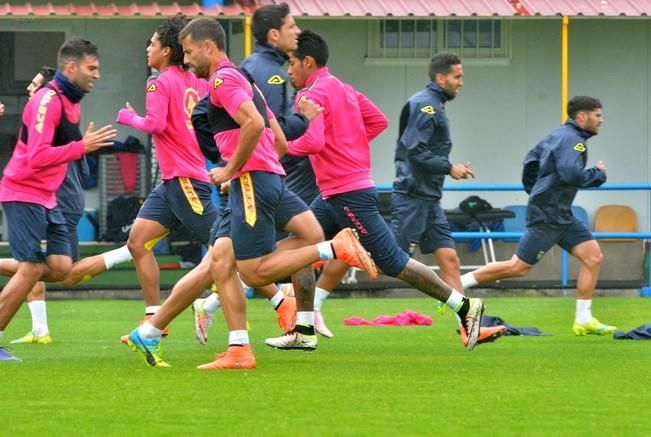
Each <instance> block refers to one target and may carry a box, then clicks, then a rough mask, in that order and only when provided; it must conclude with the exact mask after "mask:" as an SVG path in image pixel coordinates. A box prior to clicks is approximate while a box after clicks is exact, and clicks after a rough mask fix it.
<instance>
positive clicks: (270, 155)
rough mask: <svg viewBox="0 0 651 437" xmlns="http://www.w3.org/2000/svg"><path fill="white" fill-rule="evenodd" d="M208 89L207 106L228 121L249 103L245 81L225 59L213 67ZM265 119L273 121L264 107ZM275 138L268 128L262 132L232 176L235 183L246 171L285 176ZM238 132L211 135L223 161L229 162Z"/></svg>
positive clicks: (270, 114)
mask: <svg viewBox="0 0 651 437" xmlns="http://www.w3.org/2000/svg"><path fill="white" fill-rule="evenodd" d="M208 83H209V86H210V103H212V104H213V105H214V106H216V107H218V108H224V110H226V112H227V113H228V115H230V117H231V118H233V119H234V118H235V113H236V112H237V110H238V109H239V108H240V106H241V105H242V104H243V103H245V102H249V101H250V102H252V101H253V88H252V86H251V84H250V83H249V81H248V80H247V79H246V78H245V77H244V76H243V75H242V73H240V72H239V71H238V70H237V69H236V68H235V65H233V63H232V62H231V61H230V60H229V59H228V58H226V59H224V60H222V61H221V62H220V63H219V64H218V65H217V70H216V71H215V72H214V73H213V75H212V76H211V77H210V80H209V81H208ZM267 118H268V119H270V120H271V119H272V118H274V115H273V112H271V110H270V109H269V107H267ZM274 139H275V135H274V133H273V130H272V129H271V128H265V129H264V131H263V132H262V135H261V136H260V140H259V141H258V144H257V146H256V147H255V149H253V152H252V153H251V155H250V156H249V158H248V159H247V161H246V162H245V163H244V166H243V167H242V169H241V170H240V171H239V172H237V173H236V174H235V176H234V177H233V179H236V178H238V177H239V176H240V174H242V173H244V172H246V171H267V172H269V173H275V174H279V175H282V176H285V170H283V166H282V165H281V164H280V160H279V158H278V152H276V148H275V147H274ZM239 140H240V130H239V129H228V130H225V131H222V132H218V133H217V134H215V142H216V143H217V144H218V145H219V151H220V153H221V155H222V158H223V159H224V160H225V161H229V160H230V159H231V157H232V156H233V153H235V149H236V148H237V145H238V144H239Z"/></svg>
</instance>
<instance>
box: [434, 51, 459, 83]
mask: <svg viewBox="0 0 651 437" xmlns="http://www.w3.org/2000/svg"><path fill="white" fill-rule="evenodd" d="M458 64H461V58H460V57H459V55H455V54H454V53H445V52H443V53H437V54H435V55H434V56H432V59H431V60H430V61H429V77H430V79H431V80H434V79H435V78H436V75H437V74H448V73H449V72H450V69H451V68H452V66H453V65H458Z"/></svg>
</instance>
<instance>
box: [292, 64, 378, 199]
mask: <svg viewBox="0 0 651 437" xmlns="http://www.w3.org/2000/svg"><path fill="white" fill-rule="evenodd" d="M302 97H307V98H308V99H312V100H314V101H315V102H316V103H318V104H320V105H321V106H323V113H322V114H320V115H319V116H317V117H316V118H315V119H314V120H312V121H311V122H310V126H309V127H308V129H307V132H305V134H304V135H303V136H302V137H300V138H298V139H296V140H294V141H290V142H289V147H288V148H287V153H288V154H290V155H296V156H305V155H308V156H309V158H310V161H311V163H312V167H313V168H314V173H315V175H316V183H317V185H318V186H319V189H320V190H321V194H322V195H323V197H324V198H327V197H329V196H332V195H335V194H341V193H347V192H350V191H355V190H361V189H364V188H370V187H374V186H375V182H373V179H372V178H371V152H370V148H369V142H370V141H371V140H373V139H374V138H375V137H377V136H378V135H379V134H380V133H381V132H382V131H383V130H384V129H386V128H387V126H388V125H389V123H388V121H387V118H386V117H385V115H384V114H383V113H382V111H380V110H379V109H378V107H377V106H375V104H374V103H373V102H371V100H369V99H368V98H367V97H366V96H365V95H364V94H362V93H360V92H359V91H357V90H355V88H353V87H352V86H350V85H348V84H346V83H343V82H342V81H340V80H339V79H338V78H336V77H335V76H333V75H331V74H330V72H329V71H328V68H327V67H323V68H320V69H318V70H317V71H315V72H314V73H312V74H311V75H310V76H309V77H308V78H307V81H306V83H305V88H304V89H302V90H301V91H299V92H298V94H297V96H296V100H295V101H296V102H297V104H296V110H297V111H298V101H299V100H300V99H301V98H302Z"/></svg>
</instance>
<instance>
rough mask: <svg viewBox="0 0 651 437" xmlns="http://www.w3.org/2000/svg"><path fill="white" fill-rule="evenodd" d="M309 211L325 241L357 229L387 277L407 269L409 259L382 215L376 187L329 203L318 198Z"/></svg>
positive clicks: (330, 200)
mask: <svg viewBox="0 0 651 437" xmlns="http://www.w3.org/2000/svg"><path fill="white" fill-rule="evenodd" d="M310 209H311V210H312V211H313V212H314V215H315V216H316V218H317V220H318V221H319V223H320V224H321V227H322V228H323V232H324V234H325V237H326V240H329V239H331V238H332V237H333V236H334V235H335V234H336V233H337V232H338V231H340V230H341V229H343V228H353V229H356V230H357V235H359V241H360V242H361V243H362V245H363V246H364V248H365V249H366V250H367V251H368V252H370V254H371V257H372V258H373V261H375V264H377V266H378V267H379V268H380V269H381V270H382V272H383V273H384V274H386V275H389V276H393V277H395V276H397V275H398V274H399V273H400V272H402V271H403V270H404V269H405V266H406V265H407V262H408V261H409V255H407V253H406V252H405V251H404V250H402V249H401V248H400V247H399V246H398V244H397V243H396V239H395V237H394V235H393V232H391V229H390V228H389V226H388V225H387V224H386V222H385V221H384V219H383V218H382V215H380V211H379V210H378V206H377V190H376V189H375V187H373V188H366V189H362V190H356V191H351V192H348V193H342V194H337V195H334V196H330V197H328V199H326V200H324V199H323V198H321V197H317V198H316V199H314V201H313V202H312V204H311V205H310Z"/></svg>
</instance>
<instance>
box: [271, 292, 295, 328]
mask: <svg viewBox="0 0 651 437" xmlns="http://www.w3.org/2000/svg"><path fill="white" fill-rule="evenodd" d="M276 312H277V314H278V315H277V316H276V321H277V322H278V326H280V329H282V330H283V332H289V331H291V330H292V329H294V326H296V298H294V297H289V296H285V297H284V298H283V301H282V302H281V303H280V305H279V306H278V308H276Z"/></svg>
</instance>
